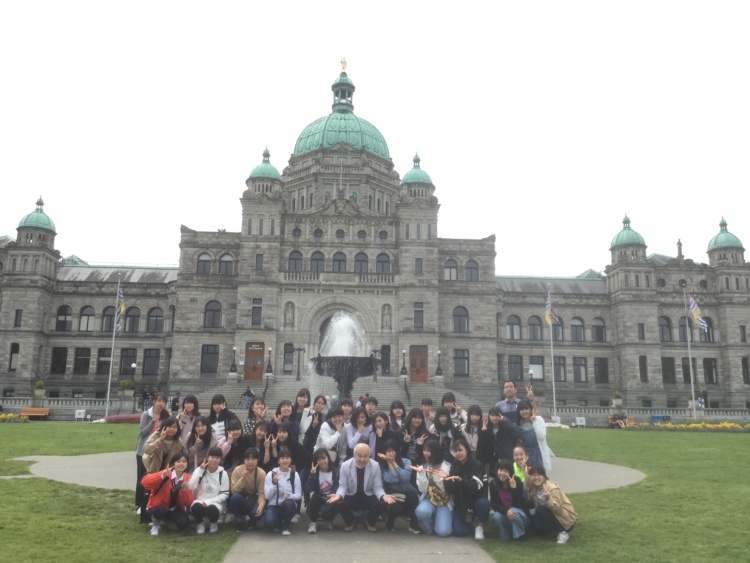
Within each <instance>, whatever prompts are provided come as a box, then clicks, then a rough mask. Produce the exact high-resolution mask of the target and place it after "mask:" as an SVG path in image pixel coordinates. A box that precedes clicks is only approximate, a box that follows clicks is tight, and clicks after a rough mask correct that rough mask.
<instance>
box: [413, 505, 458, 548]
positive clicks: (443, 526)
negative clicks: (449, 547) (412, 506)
mask: <svg viewBox="0 0 750 563" xmlns="http://www.w3.org/2000/svg"><path fill="white" fill-rule="evenodd" d="M414 512H415V514H416V516H417V520H419V521H420V522H422V526H424V530H425V532H426V533H427V534H428V535H429V534H431V533H432V532H433V530H434V531H435V533H436V534H437V535H438V536H440V537H441V538H445V537H448V536H450V535H451V531H452V530H453V526H452V521H453V514H452V512H453V511H452V510H451V508H450V506H448V505H447V504H446V505H445V506H440V507H438V506H435V505H433V504H432V503H431V502H430V499H428V498H426V499H424V500H423V501H421V502H420V503H419V505H418V506H417V509H416V510H415V511H414Z"/></svg>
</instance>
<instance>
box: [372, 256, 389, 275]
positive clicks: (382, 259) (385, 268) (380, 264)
mask: <svg viewBox="0 0 750 563" xmlns="http://www.w3.org/2000/svg"><path fill="white" fill-rule="evenodd" d="M375 268H376V272H377V273H378V274H390V273H391V257H390V256H388V255H387V254H386V253H383V254H378V258H377V261H376V263H375Z"/></svg>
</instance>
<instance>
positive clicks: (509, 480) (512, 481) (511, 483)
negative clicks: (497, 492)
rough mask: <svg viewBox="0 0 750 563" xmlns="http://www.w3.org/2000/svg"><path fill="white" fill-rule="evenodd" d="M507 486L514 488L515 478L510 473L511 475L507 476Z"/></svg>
mask: <svg viewBox="0 0 750 563" xmlns="http://www.w3.org/2000/svg"><path fill="white" fill-rule="evenodd" d="M508 486H510V488H511V489H515V488H516V480H515V478H514V477H513V475H511V476H510V477H509V478H508Z"/></svg>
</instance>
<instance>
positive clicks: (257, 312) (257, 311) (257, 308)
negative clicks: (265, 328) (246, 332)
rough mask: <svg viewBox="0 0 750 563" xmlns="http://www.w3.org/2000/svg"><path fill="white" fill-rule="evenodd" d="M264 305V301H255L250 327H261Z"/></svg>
mask: <svg viewBox="0 0 750 563" xmlns="http://www.w3.org/2000/svg"><path fill="white" fill-rule="evenodd" d="M262 304H263V300H262V299H259V298H257V297H256V298H254V299H253V308H252V313H251V317H250V325H251V326H260V317H261V313H262V312H263V307H261V305H262Z"/></svg>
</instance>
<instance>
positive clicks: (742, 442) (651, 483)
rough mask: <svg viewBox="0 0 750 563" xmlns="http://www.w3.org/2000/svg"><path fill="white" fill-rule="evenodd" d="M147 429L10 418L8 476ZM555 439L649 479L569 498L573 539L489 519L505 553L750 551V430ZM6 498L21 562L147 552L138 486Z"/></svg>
mask: <svg viewBox="0 0 750 563" xmlns="http://www.w3.org/2000/svg"><path fill="white" fill-rule="evenodd" d="M136 434H137V427H136V426H135V425H131V424H113V425H104V424H102V425H97V424H82V423H70V422H32V423H30V424H0V474H3V475H16V474H22V473H26V472H27V471H26V468H27V466H28V464H26V463H23V462H11V461H8V458H12V457H17V456H24V455H45V454H46V455H65V454H71V455H72V454H83V453H98V452H110V451H123V450H132V449H134V446H135V442H136ZM548 439H549V442H550V445H551V447H552V448H553V449H554V451H555V453H557V455H559V456H561V457H571V458H578V459H589V460H594V461H602V462H607V463H615V464H619V465H626V466H629V467H634V468H636V469H639V470H641V471H643V472H644V473H646V475H647V477H646V479H645V480H644V481H642V482H640V483H638V484H636V485H633V486H630V487H625V488H622V489H614V490H608V491H600V492H597V493H585V494H574V495H570V498H571V500H572V502H573V504H574V506H575V508H576V511H577V512H578V514H579V516H580V522H579V524H578V525H577V526H576V528H575V529H574V531H573V532H572V534H571V539H570V541H569V542H568V543H567V544H566V545H564V546H559V545H557V544H555V543H554V541H553V540H551V539H534V540H532V541H530V542H528V543H527V544H523V545H516V544H514V543H512V542H510V543H502V542H500V541H499V540H497V539H496V538H497V534H496V532H495V530H494V526H493V525H490V526H489V527H488V529H487V538H488V539H487V540H485V541H484V542H483V547H485V549H487V551H488V552H489V553H490V554H491V555H492V556H493V557H494V558H495V559H496V560H498V561H500V560H503V561H508V560H517V561H542V560H554V561H568V560H570V561H574V560H575V561H680V562H685V561H707V560H744V558H745V557H746V555H743V554H745V553H746V551H747V539H746V535H745V534H746V533H747V530H748V529H750V511H748V510H747V499H748V498H750V484H748V482H747V479H746V478H745V475H746V474H747V469H746V468H747V466H748V465H749V464H750V435H748V434H726V433H703V432H698V433H690V432H679V433H678V432H635V431H633V432H620V431H613V430H595V429H585V430H569V431H564V430H550V432H549V437H548ZM133 470H134V471H135V463H134V466H133ZM0 495H1V496H2V498H3V499H4V501H3V510H2V511H1V512H0V538H2V544H3V550H4V551H3V552H4V553H12V554H13V560H14V561H40V560H44V559H53V558H54V559H55V560H57V561H71V560H87V561H88V560H99V561H107V562H109V561H133V560H136V559H140V558H142V557H143V556H144V551H143V546H144V544H143V543H142V542H143V541H144V540H145V539H146V538H147V530H146V528H145V527H144V526H140V525H139V524H138V522H137V517H136V516H135V514H134V511H133V506H132V492H130V491H106V490H102V489H94V488H90V487H82V486H76V485H67V484H64V483H57V482H53V481H48V480H45V479H39V478H34V479H0ZM30 507H33V508H30ZM230 528H231V527H229V526H226V527H222V529H221V531H220V532H219V533H218V534H216V535H214V536H208V535H206V536H201V537H198V536H196V535H195V534H175V533H164V534H162V535H161V536H160V537H159V538H158V540H156V541H158V542H159V549H158V552H154V553H158V559H159V560H160V561H177V560H180V561H182V560H184V559H185V554H186V553H189V554H190V558H191V559H193V558H195V557H198V558H205V559H208V560H211V561H220V560H221V559H222V557H223V556H224V554H226V552H227V551H228V550H229V548H230V547H231V545H232V543H233V540H234V537H235V535H234V532H233V531H232V530H231V529H230ZM40 534H43V538H44V541H40V537H41V536H40ZM227 536H229V537H227ZM148 539H149V540H151V538H148ZM414 541H415V542H422V541H435V540H432V539H427V538H424V539H422V538H417V537H415V538H414ZM186 548H187V549H186ZM81 554H85V556H82V555H81ZM322 555H323V556H324V557H325V554H322ZM328 558H330V554H328Z"/></svg>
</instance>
